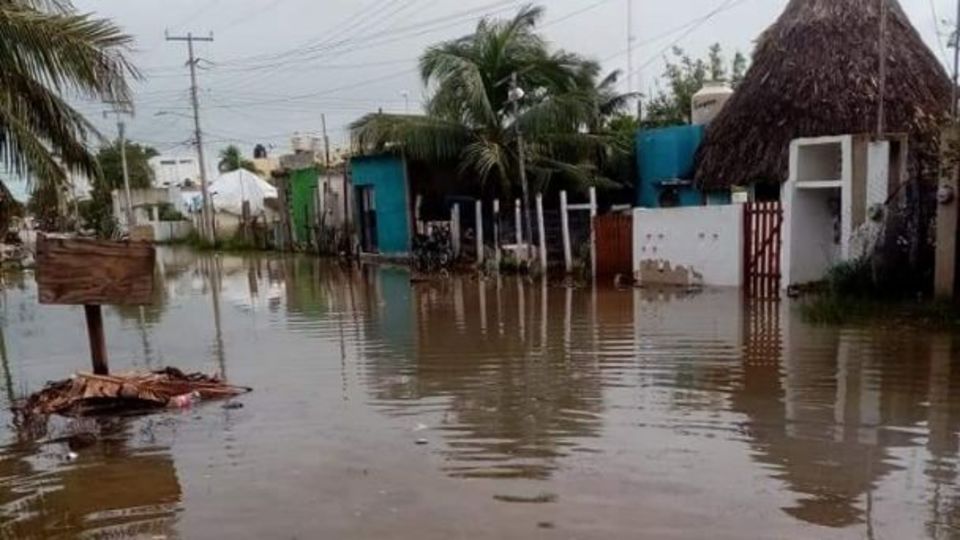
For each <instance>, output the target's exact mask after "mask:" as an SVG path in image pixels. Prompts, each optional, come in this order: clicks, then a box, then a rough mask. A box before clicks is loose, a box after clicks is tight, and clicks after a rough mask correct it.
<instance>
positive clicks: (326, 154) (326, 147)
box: [320, 114, 330, 172]
mask: <svg viewBox="0 0 960 540" xmlns="http://www.w3.org/2000/svg"><path fill="white" fill-rule="evenodd" d="M320 123H321V124H322V125H323V166H324V167H325V168H326V171H327V172H329V171H330V137H327V115H326V114H321V115H320Z"/></svg>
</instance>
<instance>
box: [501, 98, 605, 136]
mask: <svg viewBox="0 0 960 540" xmlns="http://www.w3.org/2000/svg"><path fill="white" fill-rule="evenodd" d="M593 116H594V101H593V99H592V96H591V95H589V94H588V93H585V92H570V93H566V94H560V95H548V96H546V97H545V98H543V99H542V100H540V101H539V102H538V103H534V104H533V105H530V106H529V107H527V108H526V109H524V110H523V111H522V112H521V113H520V117H519V118H517V119H515V120H514V121H515V122H518V123H519V125H520V128H521V129H522V130H523V131H524V133H528V134H530V136H531V137H536V136H537V135H538V134H540V133H557V132H568V133H576V132H577V130H578V129H579V128H580V127H581V126H583V125H587V124H588V123H589V122H590V120H591V119H592V118H593Z"/></svg>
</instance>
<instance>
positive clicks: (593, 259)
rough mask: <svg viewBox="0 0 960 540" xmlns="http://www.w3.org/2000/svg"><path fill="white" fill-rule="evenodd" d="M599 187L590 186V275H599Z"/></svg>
mask: <svg viewBox="0 0 960 540" xmlns="http://www.w3.org/2000/svg"><path fill="white" fill-rule="evenodd" d="M596 218H597V188H594V187H592V188H590V276H591V277H593V279H594V280H596V277H597V227H596V224H595V223H594V221H595V220H596Z"/></svg>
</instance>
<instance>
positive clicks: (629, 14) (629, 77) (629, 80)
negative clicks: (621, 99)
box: [627, 0, 634, 93]
mask: <svg viewBox="0 0 960 540" xmlns="http://www.w3.org/2000/svg"><path fill="white" fill-rule="evenodd" d="M633 41H634V37H633V0H627V92H630V93H632V92H633V88H634V87H633Z"/></svg>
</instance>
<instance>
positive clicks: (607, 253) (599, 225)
mask: <svg viewBox="0 0 960 540" xmlns="http://www.w3.org/2000/svg"><path fill="white" fill-rule="evenodd" d="M594 227H595V228H596V234H597V275H598V276H603V277H607V276H615V275H617V274H623V275H625V276H630V275H632V274H633V217H632V216H631V215H629V214H606V215H603V216H597V217H596V218H595V221H594Z"/></svg>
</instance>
